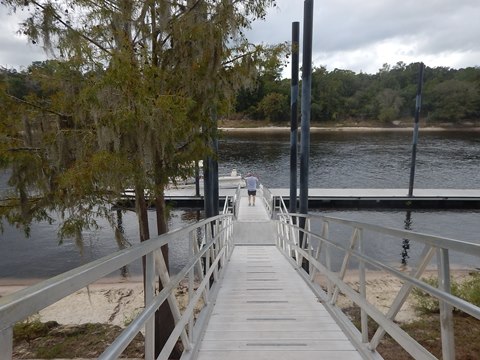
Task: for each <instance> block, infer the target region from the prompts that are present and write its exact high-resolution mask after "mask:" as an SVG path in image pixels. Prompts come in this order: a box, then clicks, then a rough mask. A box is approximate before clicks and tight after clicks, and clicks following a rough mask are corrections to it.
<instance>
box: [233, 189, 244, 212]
mask: <svg viewBox="0 0 480 360" xmlns="http://www.w3.org/2000/svg"><path fill="white" fill-rule="evenodd" d="M241 191H242V187H241V186H240V185H238V186H237V191H235V195H234V196H233V215H234V216H235V218H237V217H238V209H239V208H240V197H241Z"/></svg>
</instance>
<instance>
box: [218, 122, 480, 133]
mask: <svg viewBox="0 0 480 360" xmlns="http://www.w3.org/2000/svg"><path fill="white" fill-rule="evenodd" d="M219 129H220V131H223V132H226V133H232V132H233V133H235V132H252V133H257V132H265V131H266V132H270V133H289V132H290V125H289V123H288V122H283V123H280V124H273V123H271V122H268V121H261V120H225V119H224V120H221V121H219ZM419 129H420V131H424V132H442V131H449V132H452V131H454V132H455V131H459V132H462V131H463V132H464V131H472V132H480V121H463V122H455V123H454V122H442V123H435V124H434V125H430V124H428V123H426V122H425V121H422V120H421V121H420V125H419ZM298 130H299V131H300V122H299V123H298ZM310 131H311V132H314V133H315V132H316V133H322V132H327V133H328V132H342V131H343V132H411V131H413V120H411V119H403V120H395V121H392V122H390V123H378V122H373V121H363V122H358V121H345V122H342V123H339V122H328V123H311V124H310Z"/></svg>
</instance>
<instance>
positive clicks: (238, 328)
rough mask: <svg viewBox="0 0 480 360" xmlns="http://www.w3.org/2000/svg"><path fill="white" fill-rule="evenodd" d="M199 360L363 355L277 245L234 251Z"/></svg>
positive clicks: (351, 359)
mask: <svg viewBox="0 0 480 360" xmlns="http://www.w3.org/2000/svg"><path fill="white" fill-rule="evenodd" d="M259 280H260V281H259ZM262 280H264V281H262ZM197 358H198V359H202V360H203V359H213V360H215V359H228V360H235V359H241V360H247V359H255V360H258V359H264V360H267V359H268V360H270V359H279V360H282V359H293V360H295V359H309V358H311V359H313V358H318V359H339V360H343V359H349V360H358V359H361V356H360V355H359V353H358V352H357V351H356V349H355V348H354V346H353V345H352V344H351V343H350V341H349V340H348V338H347V337H346V335H345V334H344V333H343V332H342V331H341V329H340V327H339V326H338V325H337V324H336V322H335V321H334V319H333V318H332V317H331V316H330V314H329V313H328V312H327V311H326V309H325V308H324V306H323V305H322V304H321V303H320V302H319V301H318V299H317V298H316V297H315V296H314V294H313V292H312V291H311V290H310V288H309V287H308V286H307V284H305V282H304V281H303V280H302V279H301V278H300V276H299V275H298V274H297V272H296V270H295V269H294V268H293V267H292V266H291V265H290V264H289V263H288V261H287V260H286V259H285V258H284V256H283V255H282V254H281V253H280V251H279V250H278V249H277V248H276V247H274V246H268V245H266V246H258V245H252V246H248V245H246V246H236V247H235V249H234V251H233V254H232V257H231V259H230V262H229V265H228V267H227V268H226V272H225V276H224V279H223V281H222V283H221V284H220V289H219V293H218V297H217V299H216V301H215V305H214V308H213V312H212V315H211V318H210V320H209V323H208V326H207V329H206V331H205V334H204V336H203V341H202V342H201V344H200V349H199V353H198V357H197Z"/></svg>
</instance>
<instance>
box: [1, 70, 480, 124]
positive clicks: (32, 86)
mask: <svg viewBox="0 0 480 360" xmlns="http://www.w3.org/2000/svg"><path fill="white" fill-rule="evenodd" d="M48 63H49V62H46V63H40V62H36V63H33V64H32V65H31V66H30V67H29V69H27V70H23V71H17V70H15V69H0V75H1V76H2V77H3V78H4V79H6V78H8V87H9V89H8V91H9V93H10V94H12V95H14V96H15V97H17V98H19V99H23V98H25V97H26V96H29V95H31V94H32V93H36V94H40V93H42V91H44V90H42V89H41V85H40V84H39V82H38V80H37V79H35V78H34V77H33V76H31V75H32V69H38V68H45V67H49V66H51V65H47V64H48ZM282 66H283V64H281V63H280V62H278V61H276V62H274V63H273V65H272V66H270V67H268V66H265V67H263V70H262V71H260V72H259V73H258V75H257V77H256V81H254V82H253V83H252V85H250V86H249V87H246V88H245V87H244V88H241V89H239V90H238V91H237V93H236V95H235V96H234V98H235V102H234V104H233V106H228V107H225V108H224V109H223V111H221V112H220V113H219V114H218V115H219V116H223V117H228V118H230V119H249V120H267V121H270V122H272V123H279V124H280V123H286V122H288V121H289V119H290V79H282V78H281V70H282ZM418 73H419V64H418V63H411V64H408V65H407V64H405V63H404V62H401V61H400V62H398V63H397V64H395V65H393V66H391V65H388V64H384V65H383V66H382V68H381V69H379V70H378V72H377V73H376V74H366V73H355V72H353V71H351V70H342V69H334V70H333V71H328V70H327V69H326V67H324V66H320V67H315V68H314V69H313V72H312V106H311V120H312V121H313V122H320V123H321V122H324V123H329V124H331V123H342V122H345V121H348V122H365V121H366V122H371V123H379V124H389V123H391V122H392V121H395V120H398V119H405V118H411V117H413V116H414V111H415V101H416V92H417V83H418V76H419V74H418ZM300 97H301V94H300ZM299 103H300V98H299ZM421 111H422V119H425V120H426V121H428V123H429V124H438V123H442V122H452V123H458V122H465V121H475V120H479V119H480V67H468V68H463V69H452V68H448V67H435V68H431V67H428V66H426V68H425V73H424V81H423V93H422V109H421Z"/></svg>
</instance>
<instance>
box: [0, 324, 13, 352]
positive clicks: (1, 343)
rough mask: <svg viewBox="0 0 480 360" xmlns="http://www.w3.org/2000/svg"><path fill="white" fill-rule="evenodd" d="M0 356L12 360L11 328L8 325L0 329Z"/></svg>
mask: <svg viewBox="0 0 480 360" xmlns="http://www.w3.org/2000/svg"><path fill="white" fill-rule="evenodd" d="M0 350H1V353H0V357H1V358H2V360H12V352H13V328H12V327H8V328H6V329H4V330H2V331H0Z"/></svg>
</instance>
